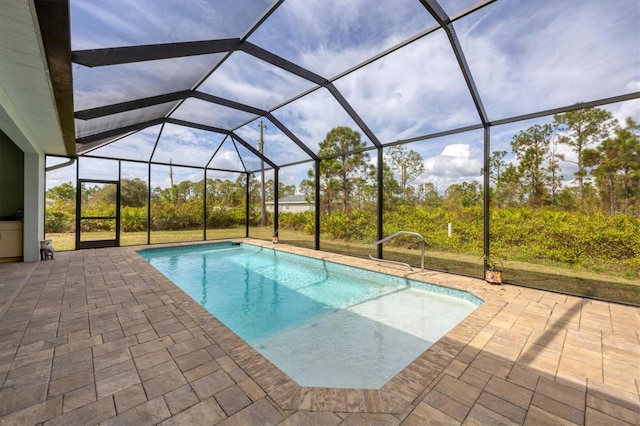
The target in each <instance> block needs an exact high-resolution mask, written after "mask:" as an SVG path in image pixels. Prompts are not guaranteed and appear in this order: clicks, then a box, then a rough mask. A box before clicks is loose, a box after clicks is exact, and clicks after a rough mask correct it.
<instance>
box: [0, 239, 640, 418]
mask: <svg viewBox="0 0 640 426" xmlns="http://www.w3.org/2000/svg"><path fill="white" fill-rule="evenodd" d="M254 243H256V244H265V243H263V242H259V241H254ZM269 246H271V244H269ZM277 248H278V249H286V250H289V251H294V252H299V253H304V254H307V255H310V256H314V257H321V258H325V259H328V260H332V261H337V262H344V263H350V264H355V265H359V266H366V267H368V268H370V269H375V270H381V271H387V272H392V273H395V274H401V275H406V276H410V277H411V278H414V279H418V280H425V281H428V282H432V283H436V284H443V285H447V286H450V287H455V288H459V289H465V290H468V291H470V292H472V293H474V294H476V295H477V296H478V297H480V298H482V299H483V300H484V301H485V303H484V304H483V305H482V306H481V307H480V308H478V309H477V310H476V311H475V312H473V313H472V314H471V315H470V316H469V317H467V319H465V320H464V321H463V322H462V323H461V324H459V325H458V326H457V327H455V328H454V329H453V330H452V331H451V332H450V333H448V334H447V335H446V336H445V337H443V338H442V339H440V340H439V341H438V342H437V343H436V344H434V345H433V346H432V347H431V348H430V349H429V350H427V351H426V352H424V353H423V354H422V355H421V356H420V357H418V358H417V359H416V360H415V361H414V362H413V363H412V364H410V365H409V366H407V368H405V369H404V370H403V371H402V372H400V373H399V374H398V375H397V376H396V377H394V378H393V379H392V380H390V381H389V382H388V383H387V384H385V385H384V386H383V387H382V388H381V389H378V390H361V389H330V388H309V387H300V386H299V385H298V384H297V383H295V382H294V381H293V380H291V379H290V378H289V377H288V376H286V375H285V374H284V373H282V372H281V371H280V370H279V369H277V368H276V367H275V366H273V365H272V364H271V363H270V362H269V361H267V360H266V359H264V358H263V357H262V356H261V355H260V354H258V353H257V352H256V351H255V350H253V349H252V348H251V347H250V346H248V345H247V344H246V343H244V342H243V341H242V340H241V339H239V338H238V337H237V336H235V335H234V334H233V333H232V332H231V331H229V330H228V329H227V328H226V327H224V326H223V325H222V324H221V323H220V322H219V321H217V320H216V319H215V318H214V317H213V316H211V315H210V314H209V313H208V312H206V311H205V310H204V309H203V308H201V307H200V306H199V305H198V304H197V303H196V302H194V301H193V300H192V299H190V298H189V297H188V296H186V295H185V294H184V293H183V292H182V291H181V290H179V289H178V288H177V287H176V286H175V285H174V284H172V283H171V282H170V281H168V280H167V279H166V278H165V277H164V276H163V275H161V274H160V273H159V272H158V271H156V270H155V269H154V268H153V267H151V266H150V265H149V264H147V263H146V262H145V261H144V260H143V259H142V258H141V257H140V256H138V255H137V253H136V251H135V249H134V248H115V249H97V250H84V251H77V252H63V253H58V254H57V256H56V259H55V260H53V261H43V262H36V263H13V264H0V385H1V387H0V425H28V424H41V423H44V424H45V425H53V424H63V425H83V424H104V425H112V424H132V425H142V424H156V423H161V424H163V425H169V424H176V425H189V424H209V425H212V424H220V425H242V424H247V425H276V424H282V425H305V424H317V425H337V424H343V425H364V424H380V425H386V424H392V425H393V424H403V425H425V424H491V425H493V424H531V425H538V424H594V425H595V424H603V425H614V424H621V425H624V424H635V425H638V424H640V396H639V395H640V391H639V388H640V336H639V332H640V309H639V308H635V307H629V306H624V305H619V304H615V303H606V302H600V301H594V300H588V299H582V298H578V297H571V296H564V295H559V294H554V293H549V292H544V291H538V290H532V289H526V288H520V287H515V286H508V285H505V286H490V285H488V284H486V283H484V282H483V281H481V280H477V279H471V278H465V277H460V276H455V275H448V274H444V273H437V272H427V273H426V274H424V275H418V274H415V273H412V274H409V273H406V272H405V271H402V270H399V269H397V268H393V267H391V268H389V267H388V266H387V267H385V266H383V265H382V264H380V263H379V262H374V261H369V260H363V259H354V258H349V257H344V256H340V255H335V254H330V253H325V252H315V251H310V250H305V249H300V248H295V247H287V246H285V245H280V246H277ZM292 350H295V349H294V348H292Z"/></svg>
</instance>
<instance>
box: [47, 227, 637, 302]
mask: <svg viewBox="0 0 640 426" xmlns="http://www.w3.org/2000/svg"><path fill="white" fill-rule="evenodd" d="M272 233H273V228H272V227H270V226H265V227H250V228H249V236H250V237H252V238H257V239H262V240H267V241H271V239H272ZM244 236H245V228H244V227H240V228H233V229H208V230H207V240H216V239H223V238H242V237H244ZM46 238H47V239H50V240H52V242H53V247H54V248H55V250H57V251H64V250H73V249H74V248H75V234H73V233H61V234H47V236H46ZM83 238H84V239H85V240H90V239H95V240H99V239H105V238H113V233H109V232H93V233H84V234H83ZM203 239H204V235H203V231H202V230H201V229H197V230H185V231H152V232H151V243H152V244H158V243H172V242H185V241H203ZM279 240H280V242H281V243H284V244H291V245H295V246H298V247H306V248H313V247H314V239H313V235H309V234H306V233H304V232H297V231H291V230H280V232H279ZM144 244H147V232H146V231H145V232H122V233H121V234H120V245H122V246H130V245H144ZM320 249H321V250H324V251H328V252H333V253H341V254H346V255H350V256H356V257H367V253H368V244H360V243H351V242H344V241H338V240H330V239H328V238H322V237H321V238H320ZM372 253H373V255H374V256H375V255H376V251H375V250H373V251H372ZM384 257H385V259H390V260H397V261H401V262H406V263H409V264H411V265H412V266H414V267H419V266H420V250H416V249H405V248H400V247H390V246H387V245H385V246H384ZM425 268H427V269H437V270H441V271H447V272H453V273H457V274H463V275H468V276H473V277H478V278H481V277H482V276H483V274H484V271H483V261H482V255H481V253H478V254H475V255H474V254H462V253H451V252H441V251H430V250H425ZM503 269H504V271H503V280H504V281H505V282H510V283H514V284H521V285H526V286H531V287H538V288H543V289H548V290H554V291H560V292H565V293H571V294H576V295H584V296H589V297H596V298H602V299H609V300H616V301H621V302H626V303H633V304H636V305H640V282H639V281H638V280H631V279H628V278H625V277H624V276H623V275H622V274H620V273H618V274H615V273H614V272H613V271H607V272H604V273H603V272H597V271H589V270H580V269H574V268H569V267H563V266H553V265H541V264H537V263H528V262H517V261H507V262H505V264H504V268H503Z"/></svg>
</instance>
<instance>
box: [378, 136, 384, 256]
mask: <svg viewBox="0 0 640 426" xmlns="http://www.w3.org/2000/svg"><path fill="white" fill-rule="evenodd" d="M383 154H384V152H383V150H382V147H378V165H377V168H378V170H377V173H376V177H377V179H378V185H377V186H378V197H377V198H378V220H377V222H378V230H377V236H376V241H379V240H381V239H382V237H383V235H382V234H383V232H384V226H383V225H384V223H383V219H384V218H383V213H384V158H383ZM378 259H382V244H378Z"/></svg>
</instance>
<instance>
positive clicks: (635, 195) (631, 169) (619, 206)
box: [582, 118, 640, 214]
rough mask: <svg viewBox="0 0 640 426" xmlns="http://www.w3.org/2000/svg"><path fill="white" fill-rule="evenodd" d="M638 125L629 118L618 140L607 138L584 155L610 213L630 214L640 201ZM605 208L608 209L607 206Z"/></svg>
mask: <svg viewBox="0 0 640 426" xmlns="http://www.w3.org/2000/svg"><path fill="white" fill-rule="evenodd" d="M637 129H638V124H636V123H635V122H634V120H633V119H631V118H627V121H626V128H618V129H616V131H615V137H612V138H607V139H605V140H604V141H602V143H601V144H600V145H599V146H598V147H597V148H595V149H589V148H587V149H585V150H584V151H583V152H582V155H583V162H584V164H585V166H586V167H593V168H594V169H593V172H592V173H593V175H594V176H595V178H596V183H597V185H598V189H599V192H600V198H601V200H602V201H603V204H606V209H604V208H603V209H604V210H606V211H608V212H609V214H613V213H615V212H616V211H623V212H625V213H629V211H630V209H631V207H632V206H634V204H636V203H638V202H639V201H640V135H638V134H637V133H634V131H637ZM603 207H604V206H603Z"/></svg>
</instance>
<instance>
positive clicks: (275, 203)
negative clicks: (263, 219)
mask: <svg viewBox="0 0 640 426" xmlns="http://www.w3.org/2000/svg"><path fill="white" fill-rule="evenodd" d="M279 170H280V169H278V168H277V167H276V168H275V169H273V235H272V238H273V241H278V229H279V228H280V224H279V218H278V209H279V207H278V199H279V198H280V191H279V187H280V177H279V175H278V171H279Z"/></svg>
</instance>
